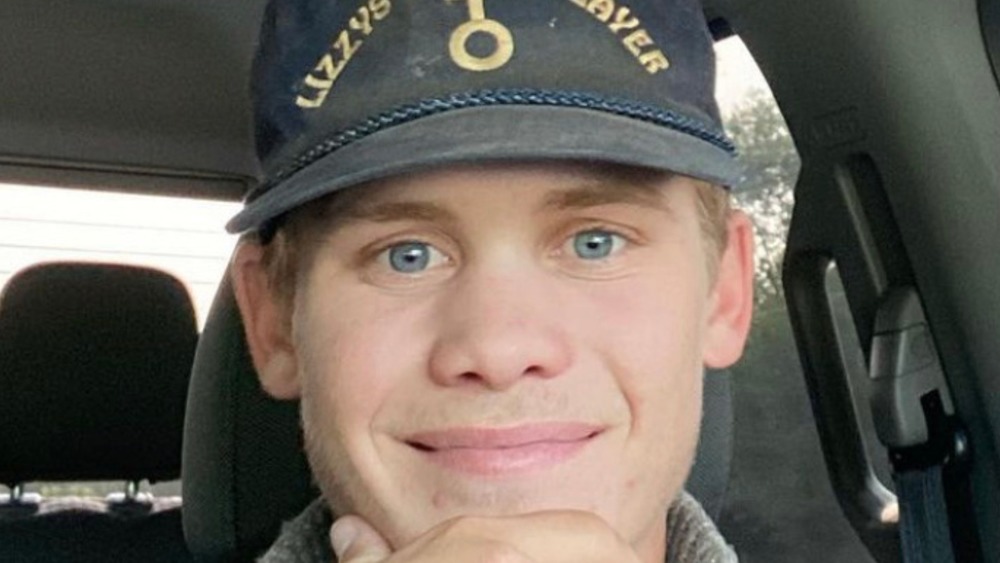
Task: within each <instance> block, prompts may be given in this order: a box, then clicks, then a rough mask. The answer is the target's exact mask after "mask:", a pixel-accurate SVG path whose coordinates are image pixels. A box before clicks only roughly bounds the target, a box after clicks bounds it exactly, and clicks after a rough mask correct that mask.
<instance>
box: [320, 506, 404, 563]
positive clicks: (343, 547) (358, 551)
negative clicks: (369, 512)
mask: <svg viewBox="0 0 1000 563" xmlns="http://www.w3.org/2000/svg"><path fill="white" fill-rule="evenodd" d="M330 544H331V545H332V546H333V551H334V553H336V554H337V561H339V563H379V562H380V561H384V560H385V559H388V558H389V556H390V555H392V549H390V548H389V544H388V543H386V541H385V539H383V538H382V535H381V534H379V533H378V532H377V531H375V528H372V527H371V525H370V524H368V522H365V521H364V520H363V519H362V518H360V517H358V516H344V517H341V518H338V519H337V521H336V522H334V523H333V526H331V527H330Z"/></svg>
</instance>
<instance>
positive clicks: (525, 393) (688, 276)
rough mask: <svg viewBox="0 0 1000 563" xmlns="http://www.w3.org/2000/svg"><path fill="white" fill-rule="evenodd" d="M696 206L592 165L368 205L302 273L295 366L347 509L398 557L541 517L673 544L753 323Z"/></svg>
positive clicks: (421, 180) (420, 190) (343, 223)
mask: <svg viewBox="0 0 1000 563" xmlns="http://www.w3.org/2000/svg"><path fill="white" fill-rule="evenodd" d="M697 197H698V196H697V188H696V185H695V183H694V181H692V180H689V179H687V178H684V177H672V178H671V177H666V176H663V177H656V178H652V179H651V178H649V177H647V178H645V179H644V180H643V182H638V181H637V180H635V179H634V178H628V177H624V176H623V175H621V174H613V173H609V172H607V171H601V170H599V169H596V168H590V167H584V166H582V165H581V166H575V165H558V166H556V165H547V166H542V165H532V166H526V165H518V166H514V165H504V166H489V167H478V168H471V167H465V168H452V169H447V170H441V171H435V172H428V173H422V174H417V175H412V176H407V177H403V178H397V179H393V180H391V181H386V182H383V183H382V184H380V185H378V186H372V187H368V188H366V193H365V194H364V198H363V201H362V202H361V203H360V204H359V205H357V206H354V207H353V208H352V210H351V212H350V213H348V214H347V215H346V216H344V217H342V218H340V219H338V220H337V221H336V224H332V225H330V226H329V228H328V229H327V230H326V231H325V233H324V234H323V236H322V241H321V243H320V244H319V246H318V249H317V251H316V252H315V256H314V258H313V259H312V260H313V261H312V264H311V266H310V267H309V268H307V269H305V270H304V271H303V278H302V279H301V280H300V283H299V286H298V290H297V294H296V297H295V300H294V310H293V314H292V317H291V318H292V322H291V334H290V335H289V336H288V343H287V351H286V354H287V355H288V356H289V358H288V361H287V362H285V363H284V364H282V365H286V366H292V367H291V368H288V369H290V370H291V371H294V375H290V376H289V378H288V381H289V383H288V384H287V389H292V391H290V392H288V393H287V394H290V395H294V394H299V393H300V394H301V398H302V417H303V424H304V428H305V433H306V440H307V448H308V453H309V458H310V461H311V464H312V466H313V470H314V472H315V474H316V477H317V480H318V482H319V484H320V486H321V488H322V489H323V491H324V493H325V495H326V496H327V498H328V499H330V500H331V501H332V502H333V504H334V507H335V509H336V511H337V512H338V513H341V514H343V513H348V512H351V513H356V514H359V515H361V516H363V517H365V518H366V519H367V520H368V521H369V522H371V523H372V524H373V525H374V526H375V527H376V528H377V529H379V530H380V531H381V532H382V533H383V534H384V535H385V536H386V537H387V538H388V539H389V541H390V542H391V543H392V544H394V545H396V546H401V545H404V544H406V543H408V542H410V541H412V540H413V539H414V538H415V537H416V536H418V535H419V534H421V533H422V532H424V531H426V530H427V529H429V528H430V527H432V526H434V525H436V524H438V523H440V522H442V521H444V520H446V519H448V518H451V517H455V516H460V515H484V516H496V515H509V514H520V513H525V512H533V511H539V510H546V509H579V510H584V511H589V512H593V513H596V514H598V515H599V516H601V517H602V518H603V519H604V520H606V521H607V522H608V523H609V524H611V525H612V527H614V528H615V529H616V530H617V531H618V532H619V533H620V534H622V536H623V537H624V538H625V539H626V540H628V541H630V542H631V543H632V544H633V545H635V546H637V547H638V548H642V546H646V547H647V548H649V549H655V547H654V546H656V545H659V544H662V542H663V537H664V533H665V528H664V515H665V510H666V507H667V506H668V505H669V504H670V502H671V500H672V499H673V498H674V497H675V496H676V495H677V493H678V492H679V490H680V488H681V487H682V485H683V483H684V481H685V478H686V476H687V473H688V470H689V468H690V465H691V463H692V459H693V455H694V450H695V445H696V441H697V436H698V430H699V417H700V410H701V392H702V370H703V366H704V365H706V364H709V365H716V366H717V365H724V364H727V363H729V362H730V361H732V360H733V359H735V357H736V356H738V355H739V350H740V349H741V347H742V344H743V338H744V336H745V333H746V330H745V326H743V325H745V324H746V322H745V321H746V320H748V318H749V313H748V312H747V313H746V314H745V315H744V316H745V317H746V319H743V318H742V317H740V319H738V320H733V318H732V317H733V316H734V314H735V313H733V312H732V311H729V310H728V309H727V307H728V308H733V307H736V308H740V307H743V308H747V309H748V306H747V305H746V304H743V303H741V304H738V305H733V304H732V303H730V302H731V301H733V299H734V298H733V296H732V294H733V293H734V292H736V293H739V292H740V291H743V289H739V288H744V289H745V288H746V287H747V286H749V284H748V283H746V280H747V279H749V278H748V276H747V275H746V270H748V268H749V266H748V263H747V262H748V260H749V257H748V256H744V255H743V254H740V253H738V254H740V255H739V256H737V257H736V258H732V257H730V259H731V260H735V261H737V262H740V264H738V265H737V266H738V267H732V268H729V267H727V266H726V262H725V261H726V260H727V258H726V256H728V253H729V251H727V254H724V256H723V264H722V265H721V266H720V270H719V274H718V277H719V280H720V281H719V283H718V284H716V283H714V280H713V279H712V278H711V276H710V273H709V272H710V270H711V268H710V265H709V262H708V261H709V259H710V258H709V254H708V253H706V243H705V241H704V237H703V233H702V229H701V226H700V223H699V215H698V211H697ZM739 217H741V216H739ZM741 221H742V219H741ZM736 222H737V223H739V225H742V227H738V228H735V229H734V228H733V227H732V226H731V227H730V237H731V238H733V237H736V238H737V239H743V241H742V242H740V241H737V242H735V243H734V242H733V241H731V242H730V246H731V247H732V246H733V245H734V244H743V248H742V251H741V252H742V253H744V254H745V253H746V252H747V249H748V248H749V247H748V243H746V240H747V238H748V237H749V228H748V227H747V226H746V225H745V224H744V223H743V222H740V221H736ZM741 229H742V230H741ZM744 243H746V244H744ZM733 278H740V279H738V280H736V279H733ZM727 283H728V284H729V285H726V284H727ZM730 286H732V288H735V287H736V286H739V288H737V289H735V290H734V289H732V288H731V287H730ZM720 287H721V288H722V289H719V288H720ZM739 298H740V299H749V297H748V296H746V295H744V296H742V297H739ZM720 325H725V326H720ZM736 325H740V326H736ZM251 340H253V339H252V338H251ZM251 345H252V346H253V343H252V342H251ZM255 360H259V358H258V357H257V356H256V355H255ZM264 363H266V362H264ZM260 364H261V361H258V365H260ZM265 372H266V370H265ZM262 377H264V378H265V385H268V382H267V381H266V378H267V377H268V375H267V373H264V372H262ZM271 385H272V387H273V386H275V385H278V386H280V384H274V383H273V382H272V383H271Z"/></svg>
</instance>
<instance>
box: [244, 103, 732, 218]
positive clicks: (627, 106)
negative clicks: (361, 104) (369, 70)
mask: <svg viewBox="0 0 1000 563" xmlns="http://www.w3.org/2000/svg"><path fill="white" fill-rule="evenodd" d="M509 105H522V106H554V107H572V108H581V109H590V110H596V111H602V112H606V113H611V114H615V115H620V116H623V117H629V118H633V119H638V120H640V121H645V122H648V123H653V124H656V125H660V126H663V127H667V128H670V129H673V130H675V131H678V132H680V133H685V134H687V135H691V136H692V137H695V138H697V139H700V140H702V141H705V142H707V143H710V144H712V145H715V146H716V147H718V148H719V149H722V150H723V151H725V152H727V153H729V154H730V155H733V156H735V155H736V147H735V146H734V145H733V143H732V142H731V141H730V140H729V139H728V138H727V137H726V135H725V134H724V133H723V132H721V131H718V130H717V129H715V128H714V127H710V126H708V125H706V124H705V123H703V122H701V121H699V120H697V119H693V118H691V117H688V116H686V115H683V114H680V113H677V112H674V111H670V110H668V109H664V108H660V107H656V106H653V105H649V104H645V103H641V102H636V101H632V100H625V99H620V98H606V97H603V96H600V95H596V94H591V93H587V92H573V91H561V90H536V89H528V88H517V89H497V90H480V91H476V92H466V93H459V94H452V95H449V96H446V97H442V98H428V99H425V100H421V101H419V102H415V103H412V104H406V105H402V106H399V107H396V108H394V109H391V110H389V111H386V112H383V113H380V114H378V115H376V116H374V117H370V118H368V119H366V120H364V121H363V122H361V123H359V124H357V125H354V126H353V127H349V128H347V129H344V130H343V131H340V132H337V133H335V134H333V135H332V136H330V137H327V138H326V139H324V140H323V141H321V142H320V143H318V144H317V145H315V146H313V147H312V148H311V149H309V150H308V151H306V152H304V153H302V154H300V155H299V156H298V157H296V158H295V160H294V161H292V162H291V163H290V164H289V165H288V166H286V167H284V168H282V169H281V170H279V171H278V172H277V173H276V174H274V175H273V176H272V177H270V178H268V181H267V182H266V183H264V184H263V185H261V186H260V187H259V188H258V189H256V190H254V191H253V192H252V193H251V194H250V197H249V198H248V200H253V199H254V198H256V197H257V196H259V195H261V194H263V193H264V192H266V191H268V190H269V189H270V188H272V187H273V186H275V185H276V184H278V183H281V182H282V181H284V180H286V179H288V178H289V177H291V176H292V175H294V174H295V173H297V172H299V171H300V170H302V169H304V168H306V167H307V166H309V165H310V164H312V163H314V162H316V161H317V160H319V159H321V158H323V157H325V156H326V155H328V154H330V153H332V152H334V151H336V150H338V149H341V148H343V147H345V146H347V145H349V144H351V143H353V142H355V141H358V140H360V139H362V138H364V137H367V136H368V135H371V134H373V133H376V132H378V131H382V130H385V129H388V128H390V127H393V126H396V125H401V124H404V123H408V122H410V121H414V120H416V119H419V118H422V117H427V116H430V115H435V114H439V113H443V112H446V111H450V110H455V109H464V108H474V107H484V106H509Z"/></svg>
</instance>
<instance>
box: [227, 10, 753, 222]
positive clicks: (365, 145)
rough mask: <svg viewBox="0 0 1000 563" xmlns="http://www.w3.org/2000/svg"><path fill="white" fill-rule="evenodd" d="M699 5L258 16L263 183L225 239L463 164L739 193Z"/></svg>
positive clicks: (256, 93)
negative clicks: (555, 163) (595, 174)
mask: <svg viewBox="0 0 1000 563" xmlns="http://www.w3.org/2000/svg"><path fill="white" fill-rule="evenodd" d="M714 85H715V58H714V52H713V50H712V39H711V36H710V35H709V32H708V28H707V25H706V23H705V20H704V15H703V14H702V11H701V5H700V3H699V2H698V1H697V0H628V1H622V0H271V2H270V3H269V4H268V6H267V9H266V12H265V15H264V23H263V28H262V31H261V37H260V45H259V47H258V51H257V56H256V59H255V61H254V66H253V76H252V94H253V102H254V118H255V126H256V129H255V133H256V142H257V154H258V157H259V158H260V161H261V165H262V168H263V171H264V180H263V182H262V183H261V184H260V185H259V186H258V187H257V188H255V189H254V190H252V191H251V192H250V193H249V194H248V196H247V199H246V205H245V207H244V209H243V211H241V212H240V213H239V214H238V215H237V216H236V217H234V218H233V219H232V221H230V223H229V224H228V226H227V228H228V230H229V231H230V232H243V231H248V230H257V229H260V228H262V227H263V226H264V225H266V224H268V222H270V221H272V220H273V219H275V218H277V217H279V216H280V215H282V214H284V213H286V212H288V211H290V210H292V209H294V208H296V207H298V206H300V205H302V204H304V203H306V202H309V201H312V200H315V199H316V198H319V197H321V196H323V195H326V194H329V193H332V192H334V191H337V190H340V189H343V188H347V187H350V186H354V185H357V184H360V183H363V182H367V181H371V180H376V179H379V178H385V177H387V176H391V175H395V174H401V173H405V172H410V171H414V170H419V169H422V168H429V167H434V166H439V165H444V164H451V163H462V162H484V161H502V160H543V159H574V160H589V161H603V162H611V163H618V164H626V165H634V166H642V167H649V168H655V169H661V170H668V171H672V172H676V173H680V174H685V175H689V176H693V177H696V178H701V179H704V180H708V181H710V182H713V183H717V184H719V185H723V186H729V185H732V184H734V183H735V182H736V181H737V180H738V179H739V177H740V171H741V169H740V166H739V165H738V163H737V161H736V158H735V149H734V147H733V145H732V143H731V142H730V141H729V139H728V138H727V137H726V135H725V133H724V132H723V129H722V125H721V123H720V119H719V111H718V107H717V105H716V102H715V98H714Z"/></svg>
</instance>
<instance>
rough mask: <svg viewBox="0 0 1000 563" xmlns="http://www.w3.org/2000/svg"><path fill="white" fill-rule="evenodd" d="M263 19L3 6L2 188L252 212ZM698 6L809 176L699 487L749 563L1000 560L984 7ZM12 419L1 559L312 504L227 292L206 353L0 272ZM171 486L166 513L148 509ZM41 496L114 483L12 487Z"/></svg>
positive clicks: (106, 289)
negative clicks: (252, 76)
mask: <svg viewBox="0 0 1000 563" xmlns="http://www.w3.org/2000/svg"><path fill="white" fill-rule="evenodd" d="M331 1H333V0H331ZM337 1H340V0H337ZM399 1H403V0H399ZM546 1H568V0H546ZM622 3H623V4H624V2H622ZM264 4H265V1H264V0H243V1H240V2H235V1H232V0H220V1H217V2H197V1H194V0H86V1H76V2H73V1H69V0H5V1H4V2H3V7H2V8H0V184H2V183H10V184H19V185H27V186H38V187H44V186H56V187H62V188H72V189H77V190H87V191H102V192H116V193H133V194H147V195H169V196H175V197H183V198H188V199H192V200H197V201H205V202H209V201H218V200H225V201H233V202H236V201H239V200H240V199H241V198H242V196H243V195H244V193H245V192H246V191H247V190H248V189H250V188H252V187H253V186H254V185H255V183H256V182H257V180H258V178H259V170H258V167H257V165H256V163H255V160H254V151H253V140H252V126H251V123H250V107H249V99H248V93H249V88H248V75H249V68H250V63H251V60H252V56H253V50H254V46H255V41H256V35H257V32H258V29H259V25H260V19H261V15H262V12H263V8H264ZM703 7H704V10H705V14H706V18H707V20H708V21H709V22H710V28H711V30H712V33H713V35H714V36H715V37H716V39H717V40H719V41H722V40H725V39H726V38H729V37H738V38H739V39H741V40H742V42H743V43H744V44H745V45H746V46H747V48H748V49H749V51H750V53H751V54H752V56H753V58H754V60H755V61H756V63H757V64H758V65H759V67H760V69H761V71H762V72H763V74H764V76H765V77H766V79H767V83H768V85H769V87H770V89H771V91H772V92H773V94H774V98H775V100H776V101H777V104H778V107H779V108H780V113H781V116H782V117H783V118H784V120H785V122H786V123H787V127H788V130H789V132H790V134H791V139H792V140H793V142H794V145H795V150H796V152H797V153H798V157H799V158H800V159H801V170H800V172H799V173H798V177H797V180H796V181H795V185H794V201H795V203H794V209H793V211H792V213H791V223H790V228H789V230H788V235H787V240H786V241H784V242H786V243H787V246H786V247H785V250H784V254H783V259H782V261H781V264H780V266H781V272H780V277H781V279H780V281H781V283H782V284H783V287H784V293H783V297H784V300H783V309H784V310H787V313H783V314H784V315H786V316H785V317H783V318H782V319H783V320H782V321H781V322H782V323H784V324H785V325H787V331H788V335H789V336H788V339H787V343H786V346H785V347H784V348H782V349H780V350H773V351H769V352H766V353H761V355H771V356H781V357H782V358H787V359H788V360H789V364H794V368H781V369H760V368H758V367H753V366H747V365H742V364H738V365H737V366H735V367H734V368H732V369H731V370H727V371H724V372H712V373H707V374H706V379H705V381H706V394H705V403H704V411H705V415H704V417H703V425H702V439H701V443H700V444H699V452H698V459H697V461H696V464H695V467H694V469H693V471H692V476H691V478H690V479H689V481H688V488H689V489H690V490H691V491H692V492H693V493H694V494H695V496H696V497H697V498H698V499H699V500H700V501H701V502H702V503H703V504H704V505H705V507H706V509H707V510H708V512H709V513H711V514H712V515H713V517H715V519H716V521H717V522H718V524H719V527H720V529H721V531H722V533H723V535H724V536H725V537H726V538H727V540H728V541H729V542H730V543H732V544H733V545H734V547H735V549H736V551H737V553H738V554H739V555H740V559H741V561H745V562H750V563H754V562H758V561H778V562H792V561H803V560H811V561H817V562H823V563H826V562H831V563H840V562H844V563H854V562H859V561H860V562H865V561H872V562H878V563H897V562H901V563H912V562H914V561H929V562H937V561H949V562H950V561H955V562H961V563H964V562H979V561H983V562H1000V346H997V345H996V344H997V335H1000V284H998V283H997V280H1000V158H998V155H1000V0H957V1H955V2H940V1H936V0H883V1H881V2H871V1H869V0H825V1H820V0H704V2H703ZM3 198H4V193H3V191H2V189H0V216H2V214H3V210H4V205H5V204H4V199H3ZM55 204H56V203H54V205H55ZM0 218H2V217H0ZM219 229H220V230H221V229H222V225H221V224H220V225H219ZM2 246H3V241H2V240H0V247H2ZM110 343H113V344H114V346H113V347H111V346H110ZM751 352H752V350H751ZM83 358H86V359H87V361H84V360H83ZM775 365H777V364H775ZM781 365H785V364H781ZM0 413H2V415H0V484H2V485H4V486H5V487H6V488H5V489H3V488H0V561H25V562H27V561H187V560H197V561H250V560H253V559H254V558H255V557H257V556H259V555H260V554H261V552H262V551H263V550H265V549H266V548H267V547H268V545H270V543H271V542H273V541H274V539H275V537H276V536H277V534H278V533H279V531H280V529H281V525H282V523H283V522H285V521H287V520H289V519H290V518H292V517H294V516H295V515H296V514H297V513H298V512H300V511H301V510H302V509H303V508H304V507H305V506H306V505H307V504H308V503H309V502H310V501H312V500H313V499H314V498H316V496H317V494H318V493H317V489H316V488H315V487H314V485H313V483H312V481H311V477H310V473H309V468H308V465H307V463H306V459H305V456H304V454H303V453H302V436H301V431H300V428H299V421H298V407H297V404H295V403H293V402H282V401H276V400H274V399H271V398H269V397H268V396H266V395H265V394H264V393H263V391H262V390H261V389H260V385H259V383H258V382H257V379H256V375H255V373H254V370H253V368H252V366H251V364H250V361H249V358H248V354H247V350H246V344H245V342H244V337H243V330H242V324H241V321H240V318H239V315H238V312H237V310H236V305H235V301H234V298H233V294H232V288H231V286H230V285H229V283H228V279H227V277H226V276H222V279H220V280H219V286H218V290H217V293H216V296H215V299H214V301H213V303H212V307H211V310H210V311H209V312H208V316H207V322H206V323H205V326H204V328H203V329H202V330H201V331H200V334H199V332H198V327H197V324H196V322H195V317H194V312H193V309H192V305H191V303H190V301H189V300H188V298H187V296H186V294H185V291H184V287H183V285H182V284H180V282H177V281H176V280H174V279H173V278H171V277H170V276H169V275H166V274H161V273H157V272H155V271H152V270H149V269H145V268H136V267H125V266H120V265H119V266H114V265H111V266H109V265H104V266H98V265H94V264H89V263H68V262H64V263H55V264H47V265H40V266H37V267H32V268H29V269H26V270H24V271H22V272H19V273H17V274H15V275H14V276H13V277H11V278H10V281H8V282H7V283H6V285H4V286H3V287H2V288H0ZM177 478H179V479H180V482H181V487H182V491H181V495H180V498H177V497H162V496H150V495H146V494H140V493H138V492H137V491H138V483H139V482H141V481H149V482H156V481H166V480H171V479H177ZM39 480H52V481H86V480H117V481H121V482H122V483H124V485H123V486H122V492H121V495H119V496H117V497H114V498H112V497H109V498H107V499H101V500H100V501H93V499H91V500H86V499H72V500H59V499H50V498H39V497H38V495H34V494H28V493H25V492H24V489H23V487H22V485H23V484H25V483H28V482H32V481H39ZM935 487H936V488H935ZM5 491H6V492H5ZM938 497H940V498H938ZM928 499H930V500H933V502H930V500H928ZM903 522H905V525H904V524H902V523H903ZM942 531H943V532H944V535H943V536H942V535H941V533H940V532H942ZM914 546H916V547H914ZM921 550H923V551H921ZM921 553H923V554H924V555H923V558H920V557H921V555H920V554H921ZM929 553H933V555H927V554H929Z"/></svg>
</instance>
